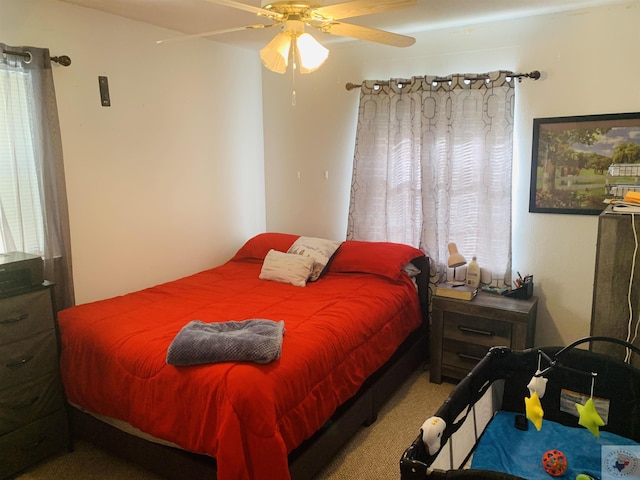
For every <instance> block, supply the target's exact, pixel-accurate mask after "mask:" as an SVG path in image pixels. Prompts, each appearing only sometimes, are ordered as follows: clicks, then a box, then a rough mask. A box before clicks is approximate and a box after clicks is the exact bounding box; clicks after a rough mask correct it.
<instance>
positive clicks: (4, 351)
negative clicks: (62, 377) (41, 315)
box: [0, 329, 58, 389]
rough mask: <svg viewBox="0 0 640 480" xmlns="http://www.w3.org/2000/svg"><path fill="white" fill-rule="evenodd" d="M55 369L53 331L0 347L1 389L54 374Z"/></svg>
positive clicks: (56, 356)
mask: <svg viewBox="0 0 640 480" xmlns="http://www.w3.org/2000/svg"><path fill="white" fill-rule="evenodd" d="M57 368H58V350H57V339H56V331H55V330H54V329H50V330H48V331H45V332H40V333H39V334H37V335H34V336H33V337H31V338H28V339H26V340H22V341H20V342H15V343H10V344H8V345H3V346H0V386H1V387H2V388H3V389H4V388H7V387H10V386H12V385H17V384H20V383H22V382H24V381H27V380H31V379H34V378H36V377H40V376H42V375H44V374H45V373H48V372H54V371H56V370H57Z"/></svg>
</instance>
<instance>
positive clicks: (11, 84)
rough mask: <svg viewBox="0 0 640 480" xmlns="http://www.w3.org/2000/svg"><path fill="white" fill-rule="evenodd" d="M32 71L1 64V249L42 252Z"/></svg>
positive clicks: (41, 221)
mask: <svg viewBox="0 0 640 480" xmlns="http://www.w3.org/2000/svg"><path fill="white" fill-rule="evenodd" d="M31 98H32V84H31V75H30V74H29V72H22V71H16V70H12V69H11V67H8V66H6V65H0V252H9V251H14V250H17V251H22V252H29V253H34V254H37V255H42V254H43V253H44V252H43V251H44V234H43V220H42V206H41V199H40V188H39V185H38V172H37V170H36V163H35V159H34V143H33V139H34V131H33V124H32V121H31V118H32V116H31V105H32V102H31V101H30V99H31Z"/></svg>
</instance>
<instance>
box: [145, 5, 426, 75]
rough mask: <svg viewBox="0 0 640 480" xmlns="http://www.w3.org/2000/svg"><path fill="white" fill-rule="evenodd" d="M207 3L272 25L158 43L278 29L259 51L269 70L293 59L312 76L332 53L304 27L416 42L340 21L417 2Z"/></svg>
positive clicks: (284, 66) (282, 67)
mask: <svg viewBox="0 0 640 480" xmlns="http://www.w3.org/2000/svg"><path fill="white" fill-rule="evenodd" d="M206 1H208V2H210V3H215V4H218V5H224V6H227V7H231V8H236V9H239V10H244V11H247V12H251V13H255V14H256V15H258V16H259V17H261V18H264V19H267V20H270V21H271V22H273V23H270V24H269V23H266V24H265V23H258V24H254V25H245V26H243V27H236V28H229V29H224V30H217V31H212V32H204V33H197V34H193V35H183V36H181V37H175V38H171V39H167V40H160V41H158V42H157V43H163V42H169V41H174V40H186V39H190V38H199V37H209V36H213V35H218V34H222V33H229V32H235V31H239V30H257V29H264V28H273V27H277V26H279V27H281V30H280V33H278V34H277V35H276V36H275V37H274V38H273V39H272V40H271V41H270V42H269V43H268V44H267V45H266V46H265V47H264V48H263V49H262V50H260V58H261V60H262V63H263V64H264V65H265V66H266V67H267V68H268V69H269V70H272V71H274V72H277V73H285V71H286V70H287V66H288V64H289V60H290V59H293V64H294V68H295V69H297V70H298V71H299V72H300V73H310V72H313V71H315V70H317V69H318V68H320V66H321V65H322V64H323V63H324V61H325V60H326V59H327V57H328V55H329V50H327V49H326V48H325V47H324V46H322V45H321V44H320V43H319V42H318V41H317V40H316V39H314V38H313V37H312V36H311V35H310V34H308V33H306V32H305V27H311V28H315V29H317V30H319V31H321V32H323V33H329V34H333V35H339V36H344V37H350V38H357V39H359V40H367V41H370V42H376V43H381V44H384V45H390V46H393V47H408V46H410V45H413V44H414V43H415V39H414V38H413V37H408V36H405V35H400V34H397V33H391V32H387V31H384V30H378V29H375V28H369V27H362V26H359V25H353V24H350V23H344V22H341V21H339V20H342V19H344V18H351V17H358V16H362V15H370V14H374V13H382V12H387V11H390V10H396V9H399V8H406V7H412V6H415V5H416V0H383V1H379V0H351V1H348V2H342V3H337V4H334V5H327V6H318V5H317V4H316V3H314V2H312V1H308V0H297V1H276V2H270V1H269V0H266V1H265V0H263V1H262V7H254V6H252V5H247V4H244V3H240V2H236V1H234V0H206Z"/></svg>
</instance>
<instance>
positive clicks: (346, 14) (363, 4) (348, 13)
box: [210, 0, 417, 20]
mask: <svg viewBox="0 0 640 480" xmlns="http://www.w3.org/2000/svg"><path fill="white" fill-rule="evenodd" d="M210 1H211V0H210ZM416 3H417V1H416V0H383V1H378V0H352V1H350V2H344V3H337V4H335V5H328V6H326V7H321V8H317V9H315V11H316V12H317V13H319V14H320V15H322V16H323V17H324V18H331V19H334V20H339V19H341V18H350V17H359V16H360V15H371V14H374V13H382V12H388V11H389V10H396V9H399V8H407V7H415V6H416Z"/></svg>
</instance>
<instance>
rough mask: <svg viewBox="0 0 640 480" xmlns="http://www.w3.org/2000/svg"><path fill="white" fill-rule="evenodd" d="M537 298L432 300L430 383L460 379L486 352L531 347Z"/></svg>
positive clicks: (481, 295)
mask: <svg viewBox="0 0 640 480" xmlns="http://www.w3.org/2000/svg"><path fill="white" fill-rule="evenodd" d="M537 309H538V298H537V297H531V298H529V299H528V300H521V299H515V298H509V297H503V296H500V295H494V294H490V293H483V292H480V293H478V295H476V297H475V298H474V299H473V300H457V299H453V298H447V297H439V296H435V295H434V297H433V309H432V325H431V365H430V370H431V374H430V379H431V382H433V383H441V382H442V377H443V376H445V377H449V378H453V379H458V380H460V379H462V378H464V377H465V376H466V375H467V373H469V371H470V370H471V369H472V368H473V367H474V366H475V364H476V363H478V361H479V360H480V359H482V357H484V356H485V354H486V353H487V351H488V350H489V348H491V347H494V346H507V347H510V348H511V349H513V350H524V349H526V348H531V347H533V342H534V335H535V328H536V315H537Z"/></svg>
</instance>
